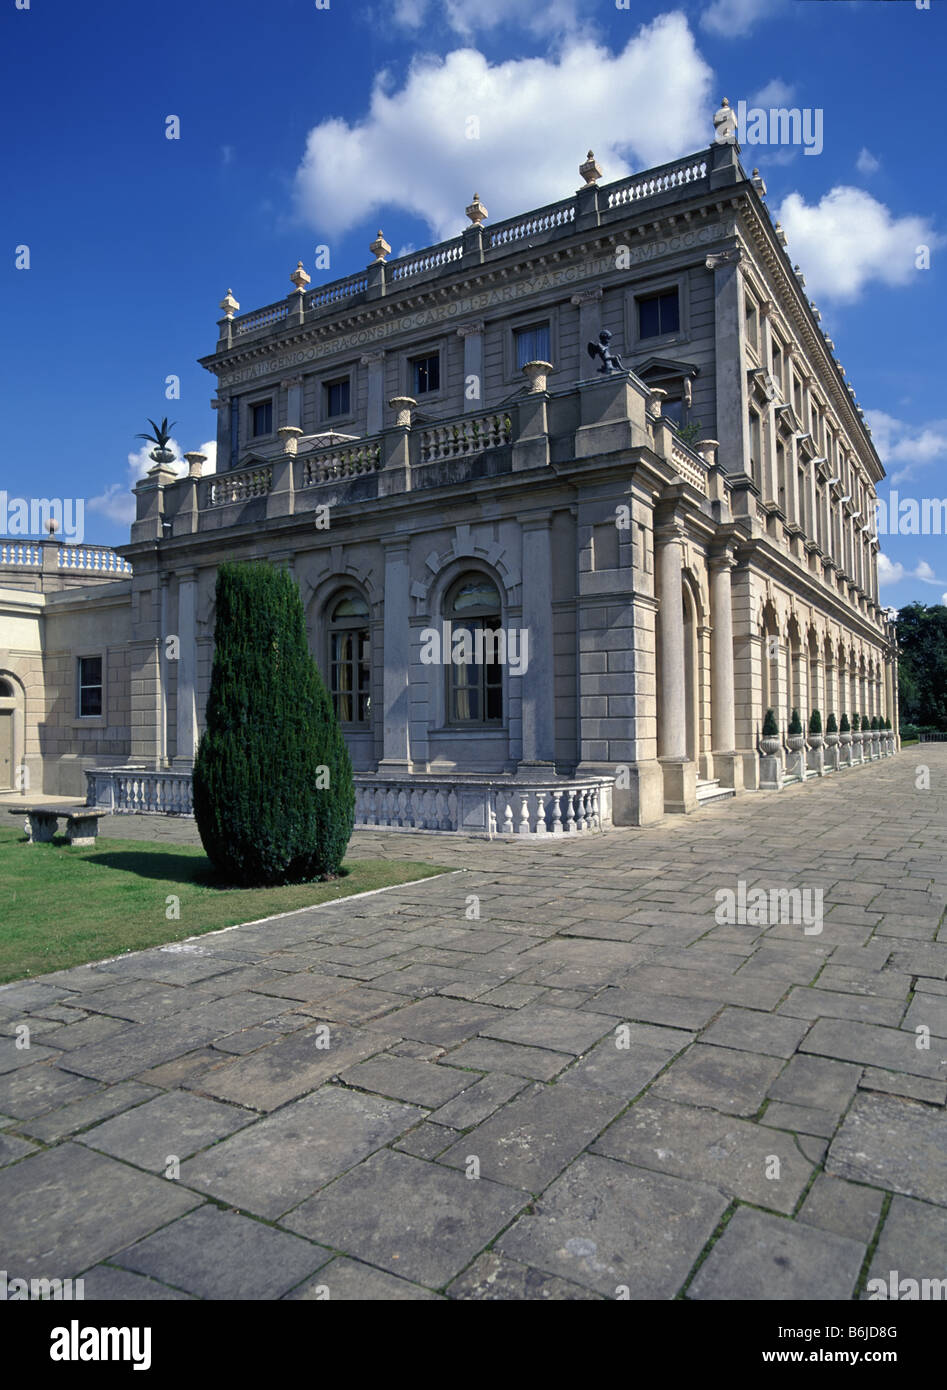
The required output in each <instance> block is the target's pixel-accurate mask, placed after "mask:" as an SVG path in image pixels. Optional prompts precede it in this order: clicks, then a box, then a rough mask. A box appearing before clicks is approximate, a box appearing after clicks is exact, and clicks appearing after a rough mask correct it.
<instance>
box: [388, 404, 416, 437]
mask: <svg viewBox="0 0 947 1390" xmlns="http://www.w3.org/2000/svg"><path fill="white" fill-rule="evenodd" d="M388 404H389V406H390V407H391V409H392V410H393V411H394V412H395V424H396V425H400V426H401V428H402V429H410V428H411V412H412V410H413V409H414V407H415V406H416V405H417V401H416V400H415V399H414V397H413V396H392V397H391V398H390V400H389V401H388Z"/></svg>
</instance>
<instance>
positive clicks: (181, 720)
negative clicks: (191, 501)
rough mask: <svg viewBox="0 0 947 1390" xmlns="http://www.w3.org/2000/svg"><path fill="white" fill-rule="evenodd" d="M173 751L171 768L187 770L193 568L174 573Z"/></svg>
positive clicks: (193, 737) (191, 739)
mask: <svg viewBox="0 0 947 1390" xmlns="http://www.w3.org/2000/svg"><path fill="white" fill-rule="evenodd" d="M177 637H178V698H177V750H176V753H175V757H174V767H175V768H177V769H180V770H181V771H187V772H189V771H190V770H191V768H192V767H193V766H194V754H195V752H196V750H197V570H181V571H180V572H179V574H178V631H177Z"/></svg>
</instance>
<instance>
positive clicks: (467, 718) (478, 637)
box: [444, 574, 503, 725]
mask: <svg viewBox="0 0 947 1390" xmlns="http://www.w3.org/2000/svg"><path fill="white" fill-rule="evenodd" d="M500 612H501V610H500V594H499V591H498V590H497V587H496V585H495V584H494V583H493V582H492V581H491V580H490V579H488V578H487V577H486V576H485V575H482V574H465V575H462V576H461V578H460V579H458V580H457V581H456V583H455V584H454V585H453V587H452V588H451V589H450V590H449V592H448V594H447V601H446V603H445V606H444V613H445V617H446V618H447V619H448V621H449V622H450V625H451V633H452V638H454V639H456V634H457V633H458V632H461V631H464V632H466V633H467V634H468V635H469V641H468V643H466V644H465V645H466V646H467V648H468V649H469V654H470V655H471V656H472V660H470V661H453V660H451V661H449V663H448V667H447V719H448V723H450V724H482V725H487V724H499V723H500V722H501V720H502V718H503V666H502V664H501V662H500V660H499V659H498V658H499V656H500V654H501V650H500V647H499V638H500V634H499V628H500V622H501V617H500ZM458 649H459V646H458V644H456V642H452V653H453V652H456V651H457V650H458Z"/></svg>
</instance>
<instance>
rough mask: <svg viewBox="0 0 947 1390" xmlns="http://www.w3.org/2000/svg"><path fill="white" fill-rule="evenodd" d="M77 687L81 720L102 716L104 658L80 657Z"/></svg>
mask: <svg viewBox="0 0 947 1390" xmlns="http://www.w3.org/2000/svg"><path fill="white" fill-rule="evenodd" d="M77 685H78V698H77V704H78V708H79V718H80V719H87V718H93V717H98V716H101V714H102V658H101V657H100V656H80V657H79V659H78V662H77Z"/></svg>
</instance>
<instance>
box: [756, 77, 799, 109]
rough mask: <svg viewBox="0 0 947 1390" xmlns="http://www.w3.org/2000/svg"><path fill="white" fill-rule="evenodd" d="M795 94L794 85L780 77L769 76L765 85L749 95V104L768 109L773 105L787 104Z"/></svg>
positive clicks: (789, 103)
mask: <svg viewBox="0 0 947 1390" xmlns="http://www.w3.org/2000/svg"><path fill="white" fill-rule="evenodd" d="M795 95H796V89H795V87H791V86H790V85H789V83H788V82H784V81H783V80H782V78H781V77H773V78H770V80H769V82H767V84H766V86H765V87H761V88H760V90H759V91H758V92H754V94H753V95H752V96H751V97H750V100H749V102H748V105H749V106H763V107H765V108H766V110H767V111H768V110H770V108H771V107H773V106H789V105H791V103H792V99H793V97H794V96H795Z"/></svg>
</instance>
